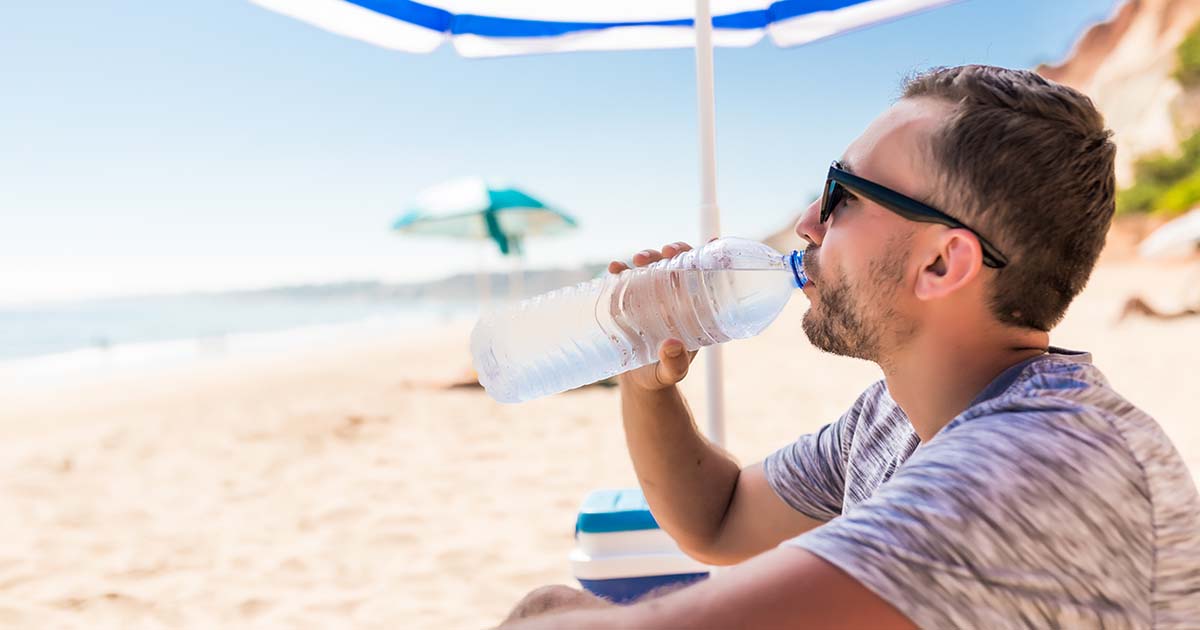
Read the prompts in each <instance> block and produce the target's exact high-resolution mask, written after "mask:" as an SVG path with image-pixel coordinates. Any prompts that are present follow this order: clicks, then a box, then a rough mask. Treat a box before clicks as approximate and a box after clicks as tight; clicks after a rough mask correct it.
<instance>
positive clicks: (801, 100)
mask: <svg viewBox="0 0 1200 630" xmlns="http://www.w3.org/2000/svg"><path fill="white" fill-rule="evenodd" d="M1114 4H1115V1H1114V0H1055V1H1053V2H1047V1H1045V0H966V1H965V2H962V3H960V4H957V5H952V6H949V7H946V8H942V9H938V10H935V11H931V12H928V13H925V14H921V15H917V16H913V17H909V18H905V19H902V20H899V21H896V22H893V23H890V24H885V25H881V26H877V27H874V28H870V29H865V30H862V31H858V32H854V33H850V34H847V35H844V36H841V37H838V38H834V39H831V40H826V41H823V42H818V43H815V44H811V45H808V46H803V47H798V48H791V49H780V48H776V47H774V46H773V45H771V44H770V43H769V42H766V43H763V44H760V45H759V46H756V47H754V48H749V49H719V50H718V51H717V54H716V92H717V150H718V174H719V182H718V199H719V202H720V205H721V207H722V212H723V216H722V228H723V232H724V233H726V234H737V235H743V236H750V237H762V236H765V235H766V234H768V233H770V232H772V231H774V230H775V229H778V228H779V227H782V226H783V225H785V224H786V223H787V222H788V220H789V217H791V216H792V215H794V213H795V212H796V210H797V209H798V208H799V207H800V206H801V205H803V204H804V203H805V202H806V200H807V199H808V198H809V196H810V195H812V194H813V193H814V191H816V190H817V189H818V188H819V186H820V184H821V178H822V177H823V173H824V170H825V167H826V166H827V164H828V162H829V160H830V159H832V158H833V157H836V156H837V155H838V154H840V152H841V150H842V148H843V147H844V146H845V145H846V144H847V143H848V142H849V141H850V140H852V139H853V137H854V136H855V135H857V134H858V133H859V132H860V131H861V130H862V128H863V127H865V126H866V124H867V123H868V122H869V121H870V120H871V119H872V118H873V117H874V116H875V115H877V114H878V113H879V112H880V111H882V110H883V109H884V108H886V107H887V106H888V104H889V103H890V101H891V100H892V99H893V98H894V96H895V94H896V91H897V89H898V86H899V82H900V80H901V78H902V77H903V76H904V75H905V74H907V73H909V72H911V71H913V70H918V69H922V68H926V67H929V66H933V65H954V64H960V63H989V64H997V65H1006V66H1013V67H1031V66H1033V65H1035V64H1037V63H1039V62H1044V61H1055V60H1059V59H1061V58H1063V57H1064V56H1065V55H1066V54H1067V52H1068V51H1069V49H1070V47H1071V45H1072V44H1073V43H1074V41H1075V40H1076V39H1077V37H1078V36H1079V35H1080V34H1081V33H1082V31H1083V30H1084V29H1085V28H1086V27H1087V26H1088V25H1089V24H1091V23H1094V22H1095V21H1098V20H1101V19H1103V18H1105V17H1107V16H1109V15H1110V14H1111V13H1112V11H1113V8H1114ZM101 5H103V6H101ZM3 14H4V19H3V20H0V80H2V81H3V84H4V87H3V90H2V93H3V95H4V96H3V98H0V269H3V271H2V272H0V302H9V303H12V302H29V301H38V300H43V299H59V298H78V297H88V296H97V295H117V294H130V293H148V292H149V293H154V292H175V291H189V290H198V289H219V288H234V287H253V286H265V285H271V284H279V283H293V282H310V281H333V280H341V279H367V278H380V279H387V280H419V279H427V278H432V277H436V276H441V275H447V274H449V273H453V272H457V271H470V270H474V269H475V268H476V267H477V266H479V265H486V266H494V267H497V268H500V267H502V266H503V265H504V264H505V263H504V262H503V261H501V260H500V258H499V256H498V255H496V254H495V253H493V252H491V251H485V250H481V248H479V247H477V246H472V245H469V244H457V243H454V242H447V241H422V240H418V239H411V238H403V237H398V236H396V235H393V234H391V233H389V231H388V226H389V224H390V223H391V222H392V220H393V219H395V218H396V216H398V214H399V213H400V210H401V209H402V208H403V206H404V202H405V200H406V199H408V198H410V197H411V196H412V195H413V194H414V193H416V192H417V191H419V190H420V189H421V188H423V187H425V186H428V185H431V184H434V183H437V182H439V181H441V180H444V179H447V178H450V177H456V176H461V175H473V174H481V175H489V176H495V177H502V178H506V179H510V180H512V181H514V182H516V183H518V184H520V185H521V186H523V187H524V188H525V189H526V190H528V191H530V192H532V193H534V194H535V195H538V196H539V197H541V198H544V199H546V200H547V201H549V202H551V203H553V204H555V205H557V206H560V207H562V208H564V209H566V210H567V211H569V212H571V213H573V214H574V215H576V216H577V217H578V218H579V220H580V222H581V224H582V228H581V229H580V230H579V231H578V232H576V233H575V234H574V235H572V236H569V237H565V238H559V239H555V240H535V241H532V242H531V243H529V244H528V250H529V261H528V262H529V264H530V265H531V266H547V265H557V264H572V263H576V262H580V261H591V260H607V259H609V258H612V257H623V256H626V255H628V254H629V253H631V252H632V251H634V250H637V249H640V248H642V247H646V246H657V245H659V244H661V243H664V242H669V241H673V240H678V239H690V240H695V239H696V238H697V235H698V229H699V228H698V222H697V219H696V209H695V208H696V205H697V203H698V200H699V193H698V173H697V171H698V165H697V160H698V158H697V140H696V112H695V101H694V98H695V94H694V90H695V80H694V66H693V53H692V51H690V50H675V51H646V52H619V53H570V54H561V55H544V56H533V57H517V58H506V59H484V60H473V59H462V58H459V57H457V56H456V55H455V54H454V53H453V50H452V49H451V48H449V47H444V48H443V49H441V50H439V51H438V52H436V53H434V54H432V55H408V54H404V53H397V52H391V51H387V50H383V49H379V48H374V47H372V46H370V45H367V44H363V43H360V42H357V41H354V40H349V39H346V38H342V37H339V36H336V35H332V34H330V33H327V32H325V31H321V30H318V29H316V28H313V27H311V26H308V25H306V24H303V23H299V22H296V21H294V20H291V19H289V18H286V17H283V16H280V15H277V14H274V13H270V12H268V11H265V10H263V9H260V8H258V7H256V6H254V5H251V4H249V3H247V2H236V1H229V0H213V1H210V2H203V3H167V2H107V3H92V2H63V3H16V4H15V6H6V7H5V8H4V9H3Z"/></svg>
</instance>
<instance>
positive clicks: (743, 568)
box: [504, 546, 915, 630]
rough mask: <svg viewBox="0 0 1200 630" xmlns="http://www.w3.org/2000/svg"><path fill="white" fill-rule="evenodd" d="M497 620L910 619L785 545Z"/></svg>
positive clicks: (598, 624)
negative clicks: (635, 593) (648, 588)
mask: <svg viewBox="0 0 1200 630" xmlns="http://www.w3.org/2000/svg"><path fill="white" fill-rule="evenodd" d="M504 627H505V628H512V629H513V630H538V629H548V628H578V629H581V630H582V629H585V628H630V629H632V628H680V629H683V628H696V629H702V628H714V629H718V628H719V629H721V630H725V629H728V628H756V629H762V630H770V629H771V628H788V629H793V628H801V627H812V628H822V629H831V630H837V629H846V630H858V629H861V628H872V629H877V630H889V629H893V628H894V629H901V628H904V629H907V628H914V627H915V626H914V625H913V623H912V622H911V621H909V620H908V619H907V618H906V617H905V616H904V615H902V614H901V613H900V612H899V611H898V610H896V609H895V608H894V607H892V606H891V605H890V604H888V603H887V602H886V601H884V600H883V599H881V598H880V597H879V596H878V595H875V594H874V593H873V592H871V591H870V590H869V589H867V588H866V587H865V586H863V585H862V584H860V583H859V582H858V581H857V580H855V579H854V578H852V577H850V576H849V575H847V574H846V573H844V572H843V571H842V570H841V569H838V568H837V567H835V566H834V565H832V564H830V563H828V562H826V561H825V560H822V559H821V558H820V557H819V556H817V555H815V554H813V553H811V552H808V551H805V550H803V549H798V548H794V547H786V546H785V547H779V548H776V549H774V550H773V551H770V552H768V553H764V554H762V555H760V556H758V557H757V558H754V559H753V560H751V561H749V562H747V563H745V564H743V565H740V566H737V567H734V568H732V569H730V570H728V571H725V572H722V573H721V574H720V575H719V576H718V577H715V578H712V579H710V580H706V581H704V582H700V583H699V584H696V585H695V586H691V587H688V588H685V589H683V590H681V591H677V592H675V593H671V594H669V595H666V596H664V597H662V598H660V599H655V600H650V601H646V602H642V603H639V604H635V605H633V606H627V607H620V606H619V607H615V608H610V609H601V610H579V611H573V612H569V613H564V614H559V615H555V614H549V615H544V616H541V617H535V618H532V619H528V620H526V621H524V622H522V623H519V624H516V625H512V626H504Z"/></svg>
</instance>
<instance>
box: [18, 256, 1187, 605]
mask: <svg viewBox="0 0 1200 630" xmlns="http://www.w3.org/2000/svg"><path fill="white" fill-rule="evenodd" d="M1196 265H1197V263H1195V262H1190V263H1183V262H1181V263H1174V264H1155V265H1151V264H1148V263H1130V262H1120V263H1106V264H1103V265H1102V266H1101V267H1100V268H1099V269H1098V271H1097V274H1096V276H1095V277H1094V278H1093V281H1092V283H1091V285H1090V286H1089V288H1088V290H1087V291H1086V292H1085V294H1084V295H1083V296H1081V297H1080V299H1079V300H1078V301H1077V302H1076V304H1075V305H1074V306H1073V308H1072V310H1071V312H1070V314H1069V315H1068V318H1067V320H1066V321H1065V322H1064V324H1063V325H1062V326H1061V327H1060V328H1059V329H1058V330H1057V331H1056V333H1055V334H1054V335H1053V337H1052V338H1053V340H1054V342H1055V343H1056V345H1060V346H1065V347H1071V348H1078V349H1088V350H1091V351H1092V352H1093V353H1094V354H1095V360H1096V363H1097V364H1098V365H1099V366H1100V367H1101V369H1103V370H1104V371H1105V372H1106V373H1107V375H1108V376H1109V378H1110V380H1111V381H1112V383H1113V384H1114V386H1115V387H1116V388H1117V389H1118V390H1120V391H1122V392H1123V393H1124V394H1125V395H1126V396H1127V397H1128V398H1130V399H1131V400H1132V401H1133V402H1134V403H1135V404H1137V405H1139V406H1141V407H1142V408H1144V409H1146V410H1147V411H1149V412H1150V413H1152V414H1153V415H1155V416H1156V417H1157V419H1158V420H1159V422H1160V423H1161V424H1162V425H1163V426H1164V427H1165V428H1166V430H1167V431H1168V433H1169V434H1170V435H1171V436H1172V438H1173V439H1174V441H1175V443H1176V445H1177V447H1178V448H1179V450H1180V451H1181V452H1183V453H1184V456H1185V458H1186V459H1187V461H1188V463H1189V466H1190V467H1191V469H1192V471H1193V473H1197V472H1200V418H1198V417H1197V413H1196V411H1195V409H1196V407H1197V403H1200V392H1198V391H1197V388H1196V382H1195V381H1196V373H1197V358H1198V357H1200V318H1193V319H1185V320H1178V321H1172V322H1153V321H1146V320H1134V321H1127V322H1124V323H1121V324H1114V322H1113V320H1114V318H1115V316H1116V313H1117V312H1118V310H1119V306H1120V303H1121V302H1122V300H1123V299H1124V298H1125V297H1127V296H1128V295H1129V294H1131V293H1133V292H1140V293H1142V294H1144V295H1146V296H1148V297H1149V298H1150V300H1151V301H1153V302H1155V303H1156V304H1158V305H1160V306H1162V307H1164V308H1170V307H1172V306H1174V305H1177V304H1178V303H1179V301H1180V299H1181V294H1182V292H1183V289H1184V287H1185V285H1186V284H1187V283H1189V282H1193V283H1194V282H1196V279H1197V276H1196V271H1195V268H1196ZM804 308H805V305H804V304H803V301H802V300H796V301H795V302H794V303H793V304H792V305H790V306H789V308H788V310H787V311H785V313H784V314H783V316H782V317H781V319H780V320H779V321H778V322H777V323H776V324H775V325H774V326H773V327H772V328H771V329H769V330H768V331H767V332H766V333H764V334H763V335H762V336H760V337H758V338H756V339H752V340H748V341H744V342H737V343H734V344H731V345H729V346H727V351H726V357H727V358H726V364H727V368H726V369H727V381H728V390H727V391H728V394H727V395H728V406H729V427H728V434H729V440H728V446H729V449H730V451H731V452H732V453H733V454H734V455H735V456H736V457H738V458H739V460H741V461H743V462H747V463H748V462H751V461H754V460H756V459H759V458H761V457H763V456H764V455H766V454H767V453H769V452H771V451H772V450H774V449H775V448H778V447H779V446H782V445H783V444H785V443H786V442H788V441H789V440H791V439H794V438H795V436H797V435H799V434H801V433H804V432H807V431H811V430H813V429H815V428H817V427H819V426H820V425H821V424H823V423H825V422H828V421H830V420H833V419H835V418H836V417H837V416H838V415H839V414H840V413H841V412H842V411H843V410H844V409H845V408H846V407H847V406H848V405H849V404H850V403H851V402H852V401H853V399H854V398H855V396H856V395H857V394H858V393H859V392H860V391H861V390H862V389H863V388H864V387H866V386H867V385H868V384H869V383H871V382H872V381H873V380H875V379H877V378H878V377H879V372H878V369H877V368H875V367H874V366H873V365H870V364H866V363H863V362H859V361H853V360H848V359H842V358H836V357H831V356H829V355H824V354H821V353H819V352H817V351H816V350H814V349H813V348H811V347H810V346H809V345H808V344H807V343H806V342H805V340H804V337H803V333H802V332H801V330H800V327H799V319H800V316H801V314H802V313H803V309H804ZM466 339H467V327H465V326H461V325H458V326H449V327H447V326H442V327H438V328H430V329H423V330H397V331H395V333H394V335H393V336H392V337H391V338H383V339H378V338H377V339H372V340H370V341H366V340H362V339H343V340H341V341H337V342H336V343H334V342H325V343H323V344H320V345H317V346H315V347H309V348H297V349H294V350H292V351H289V352H286V353H282V354H281V353H274V354H271V353H268V354H263V355H255V356H251V357H247V356H237V357H228V358H220V359H213V360H208V361H205V362H203V363H200V364H194V365H185V366H175V367H171V368H161V369H154V370H146V369H143V370H135V371H125V372H118V373H114V374H109V375H105V376H104V377H103V378H99V377H96V378H91V379H76V380H73V381H72V382H70V383H69V384H68V385H62V384H58V385H57V386H46V385H43V386H35V385H30V384H21V383H18V382H16V381H14V380H13V379H12V375H11V374H10V375H7V377H3V378H0V383H2V384H0V401H3V402H2V403H0V431H3V435H4V439H3V440H0V466H3V470H2V471H0V498H2V500H3V505H4V510H2V511H0V626H3V627H6V628H39V629H41V628H51V627H54V628H75V627H77V628H142V627H146V628H214V627H222V628H236V627H286V628H310V627H311V628H327V627H338V628H350V627H353V628H480V627H486V626H490V625H494V624H495V623H497V622H498V621H499V620H500V619H501V618H502V617H503V616H504V614H505V613H506V612H507V610H508V609H509V607H511V605H512V604H513V603H514V602H515V601H516V600H517V599H518V598H520V597H521V595H523V594H524V593H526V592H527V591H529V590H530V589H532V588H534V587H536V586H539V585H542V584H546V583H554V582H563V583H571V578H570V574H569V568H568V564H567V560H566V555H567V552H568V550H569V549H570V547H571V545H572V528H573V524H574V517H575V511H576V508H577V506H578V504H579V502H580V501H581V500H582V498H583V497H584V495H585V494H587V492H588V491H590V490H592V489H595V488H602V487H619V486H628V485H632V484H633V482H634V477H633V472H632V468H631V466H630V464H629V460H628V457H627V455H626V453H625V450H624V442H623V440H624V438H623V435H622V432H621V428H620V422H619V416H618V400H617V393H616V391H615V390H611V389H599V388H588V389H584V390H580V391H577V392H572V393H567V394H564V395H559V396H554V397H551V398H549V399H545V400H539V401H535V402H531V403H527V404H523V405H518V406H508V405H500V404H497V403H494V402H492V401H491V400H490V399H488V398H487V397H486V396H485V395H484V394H483V393H482V392H481V391H478V390H472V389H453V390H447V389H444V388H443V387H441V384H443V383H445V382H448V381H451V380H453V379H454V378H456V377H458V376H460V374H461V372H462V371H463V370H464V369H465V368H466V366H467V365H468V357H467V353H466V343H467V341H466ZM2 376H4V375H2V374H0V377H2ZM701 381H702V379H701V378H699V373H696V375H695V376H694V377H693V378H691V379H689V381H687V382H686V390H687V391H688V392H689V393H690V394H691V399H692V401H693V407H694V408H695V409H696V410H697V412H699V413H703V411H704V409H703V407H704V404H703V396H702V395H701V393H700V386H701Z"/></svg>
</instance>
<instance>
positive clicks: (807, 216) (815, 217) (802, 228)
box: [796, 199, 825, 247]
mask: <svg viewBox="0 0 1200 630" xmlns="http://www.w3.org/2000/svg"><path fill="white" fill-rule="evenodd" d="M796 235H797V236H799V237H800V238H802V239H804V240H806V241H808V242H809V243H811V244H813V245H816V246H817V247H820V246H821V241H823V240H824V239H825V224H824V223H821V200H820V199H817V200H816V201H814V202H812V203H810V204H809V205H808V207H807V208H805V209H804V212H802V213H801V214H800V220H799V221H797V222H796Z"/></svg>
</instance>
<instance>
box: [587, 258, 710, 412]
mask: <svg viewBox="0 0 1200 630" xmlns="http://www.w3.org/2000/svg"><path fill="white" fill-rule="evenodd" d="M691 249H692V246H691V245H688V244H687V243H684V242H682V241H676V242H674V243H670V244H667V245H663V248H662V251H658V250H653V249H644V250H642V251H640V252H638V253H636V254H634V255H633V265H634V266H635V267H645V266H646V265H650V264H653V263H656V262H658V261H660V260H663V259H669V258H674V257H676V256H678V255H679V254H682V253H683V252H686V251H689V250H691ZM626 269H629V265H626V264H625V263H623V262H620V261H617V260H614V261H612V262H611V263H609V264H608V272H609V273H621V272H622V271H625V270H626ZM695 358H696V352H695V351H692V352H687V351H686V350H685V349H684V346H683V342H682V341H680V340H678V339H667V340H666V341H664V342H663V343H662V345H660V346H659V347H658V363H652V364H650V365H646V366H642V367H640V368H638V369H636V370H630V371H629V372H626V373H624V374H622V375H620V376H619V377H617V381H618V382H619V383H620V384H621V387H622V388H628V387H636V388H640V389H643V390H646V391H657V390H660V389H664V388H667V387H670V386H672V385H674V384H676V383H678V382H679V381H682V380H683V377H685V376H687V373H688V367H689V366H690V365H691V364H692V359H695Z"/></svg>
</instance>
